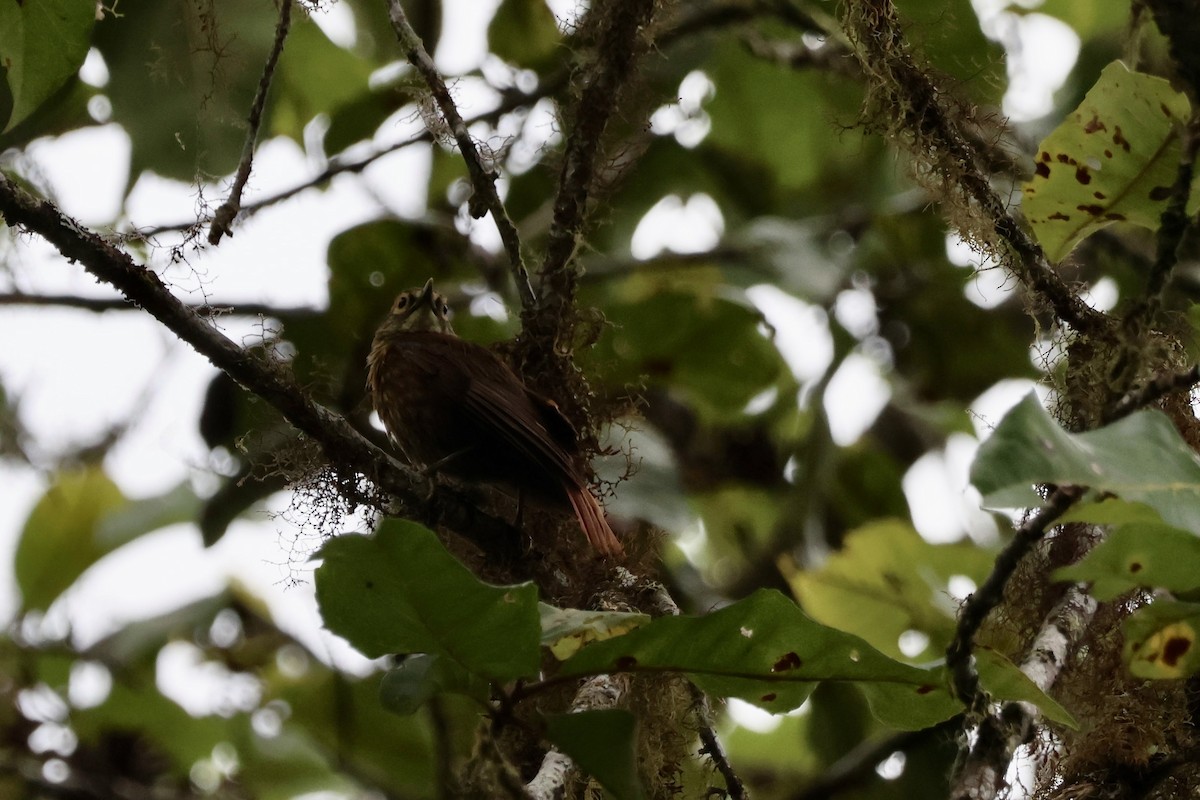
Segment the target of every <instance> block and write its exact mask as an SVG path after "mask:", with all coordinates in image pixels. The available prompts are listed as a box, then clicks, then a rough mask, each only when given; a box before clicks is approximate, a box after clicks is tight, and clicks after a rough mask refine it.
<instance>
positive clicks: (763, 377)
mask: <svg viewBox="0 0 1200 800" xmlns="http://www.w3.org/2000/svg"><path fill="white" fill-rule="evenodd" d="M639 294H640V293H639ZM606 317H607V318H608V321H609V323H610V324H611V325H612V333H611V335H609V336H606V337H604V339H603V340H601V342H600V344H599V345H598V346H597V347H596V348H595V350H594V351H592V352H591V353H590V354H589V355H588V360H589V361H593V363H596V364H597V365H598V366H599V367H600V368H602V369H603V370H604V371H605V373H607V374H605V378H606V379H607V380H608V381H610V382H612V383H614V384H616V385H618V386H619V385H621V384H628V383H638V382H641V381H642V380H643V379H644V380H645V381H646V383H647V384H648V385H650V386H655V385H659V386H666V385H670V386H671V387H673V388H674V389H675V390H677V391H679V392H681V393H682V394H683V395H684V396H685V397H686V399H687V400H689V401H690V402H691V403H692V404H694V405H695V407H696V408H697V410H698V411H700V412H701V413H703V414H706V415H710V416H713V417H715V418H718V419H732V418H736V417H738V416H739V415H740V414H741V412H742V410H743V409H744V408H745V406H746V404H747V403H748V402H750V399H751V398H753V397H754V396H755V395H757V394H759V393H760V392H762V391H764V390H766V389H768V388H770V387H771V386H772V385H773V383H774V382H775V380H776V379H777V378H778V377H779V374H780V368H781V367H782V362H781V359H780V357H779V353H778V351H777V350H776V349H775V348H774V347H773V346H772V345H771V342H770V341H769V340H768V339H767V338H766V337H764V336H763V335H762V333H760V332H759V330H758V324H759V316H758V315H757V314H756V313H755V312H754V311H752V310H751V309H749V308H747V307H746V306H745V305H744V304H741V303H733V302H729V301H727V300H724V299H721V298H719V297H713V296H704V294H693V293H683V292H665V291H659V292H656V293H655V294H652V295H650V296H634V297H629V298H622V300H620V301H617V302H614V303H613V304H611V305H609V306H608V308H607V309H606Z"/></svg>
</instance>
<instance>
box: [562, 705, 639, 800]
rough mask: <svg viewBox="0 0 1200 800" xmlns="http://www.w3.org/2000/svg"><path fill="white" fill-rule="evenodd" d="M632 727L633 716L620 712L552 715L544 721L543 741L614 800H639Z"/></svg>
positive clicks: (633, 727) (633, 726) (634, 722)
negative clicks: (587, 775)
mask: <svg viewBox="0 0 1200 800" xmlns="http://www.w3.org/2000/svg"><path fill="white" fill-rule="evenodd" d="M635 727H636V721H635V720H634V717H633V714H630V713H629V712H628V711H624V710H621V709H604V710H600V711H580V712H577V713H575V714H555V715H553V716H549V717H547V718H546V738H547V739H549V740H550V741H551V742H553V743H554V744H555V745H556V746H557V747H558V749H559V750H561V751H562V752H563V753H565V754H566V755H568V756H570V757H571V760H573V761H574V762H575V763H576V764H577V765H578V766H579V768H580V769H582V770H583V771H584V772H586V773H587V774H589V775H591V776H592V777H593V778H595V779H596V780H597V781H599V782H600V785H601V786H603V787H604V788H605V789H607V790H608V792H609V794H611V795H612V797H613V798H615V800H640V798H643V797H645V792H644V791H643V790H642V785H641V783H640V782H639V781H638V778H637V756H636V754H635V752H634V732H635Z"/></svg>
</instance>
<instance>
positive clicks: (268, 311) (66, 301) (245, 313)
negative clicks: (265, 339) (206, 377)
mask: <svg viewBox="0 0 1200 800" xmlns="http://www.w3.org/2000/svg"><path fill="white" fill-rule="evenodd" d="M184 305H185V307H186V308H189V309H191V310H192V311H193V312H195V313H196V314H197V315H198V316H201V317H205V318H209V317H220V316H234V317H287V318H288V319H296V318H298V317H315V316H319V315H320V314H321V313H322V312H321V311H319V310H318V309H315V308H309V307H304V306H294V307H290V308H289V307H286V306H273V305H270V304H268V303H237V304H236V305H234V304H229V303H201V304H197V303H186V304H184ZM0 306H58V307H60V308H78V309H81V310H84V311H94V312H97V313H100V312H104V311H138V310H139V309H138V307H137V306H136V305H134V304H133V303H131V302H130V301H129V300H126V299H125V298H123V297H113V298H105V297H79V296H78V295H72V294H25V293H24V292H3V293H0Z"/></svg>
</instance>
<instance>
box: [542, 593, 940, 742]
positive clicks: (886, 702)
mask: <svg viewBox="0 0 1200 800" xmlns="http://www.w3.org/2000/svg"><path fill="white" fill-rule="evenodd" d="M638 671H648V672H663V671H674V672H683V673H687V674H688V675H689V677H691V679H692V680H693V681H695V683H696V685H697V686H699V687H700V688H702V689H704V690H705V691H707V692H710V693H712V694H715V695H718V696H721V697H738V698H741V699H743V700H745V701H747V702H749V703H753V704H754V705H756V706H758V707H759V708H762V709H764V710H766V711H771V712H775V713H782V712H786V711H791V710H792V709H794V708H796V707H798V706H799V705H800V704H801V703H803V702H804V700H805V699H807V698H808V695H809V694H810V693H811V692H812V690H813V688H814V686H815V684H816V682H818V681H823V680H839V681H857V682H861V685H862V686H863V689H864V691H865V692H866V693H867V697H868V700H869V701H870V702H871V710H872V711H873V712H874V713H875V715H876V716H877V717H878V718H879V719H881V720H883V721H884V722H886V723H888V724H889V725H894V726H896V727H905V728H913V729H918V728H923V727H926V726H928V725H933V724H935V723H937V722H940V721H942V720H944V719H947V718H948V717H950V716H952V715H953V714H954V713H956V712H957V711H958V710H959V709H958V705H957V703H955V702H954V701H953V700H952V699H951V698H950V696H949V694H948V692H947V691H946V688H945V686H946V682H945V674H944V672H943V671H942V670H940V669H934V670H929V669H922V668H919V667H914V666H910V665H908V664H902V663H900V662H899V661H894V660H892V659H890V658H888V657H887V656H885V655H884V654H883V653H880V652H879V651H878V650H876V649H875V648H874V647H872V646H871V645H869V644H867V643H866V642H865V641H863V640H862V639H860V638H859V637H857V636H854V635H853V634H849V633H845V632H843V631H839V630H836V629H834V628H829V627H826V626H824V625H821V624H819V623H817V622H814V621H813V620H812V619H811V618H809V617H808V615H806V614H805V613H804V612H803V611H801V610H800V607H799V606H797V605H796V604H795V603H794V602H792V601H791V600H789V599H788V598H786V597H784V596H783V595H782V594H780V593H779V592H775V591H769V590H765V589H764V590H760V591H758V592H755V593H754V594H752V595H751V596H750V597H747V598H746V599H745V600H740V601H738V602H736V603H733V604H732V605H729V606H726V607H725V608H722V609H720V610H719V611H714V612H713V613H711V614H707V615H704V616H700V617H690V616H678V617H663V618H660V619H656V620H654V621H653V622H651V623H650V624H648V625H645V626H643V627H641V628H638V629H637V630H635V631H633V632H631V633H628V634H626V635H624V636H619V637H617V638H615V639H609V640H608V641H604V642H598V643H595V644H590V645H588V646H587V647H585V648H583V650H582V651H580V653H579V654H578V655H576V656H575V657H573V658H571V659H570V660H568V661H567V662H566V663H564V664H563V673H564V674H567V675H588V674H598V673H604V672H638Z"/></svg>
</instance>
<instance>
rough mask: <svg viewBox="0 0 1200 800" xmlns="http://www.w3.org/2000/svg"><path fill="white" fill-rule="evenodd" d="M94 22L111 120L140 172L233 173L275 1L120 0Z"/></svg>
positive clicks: (133, 171)
mask: <svg viewBox="0 0 1200 800" xmlns="http://www.w3.org/2000/svg"><path fill="white" fill-rule="evenodd" d="M119 12H120V13H119V15H117V16H108V17H105V19H104V21H103V22H101V23H100V24H99V25H97V26H96V33H95V44H96V47H97V48H98V49H99V50H100V52H101V54H102V55H103V56H104V61H105V63H106V64H107V65H108V70H109V74H110V80H109V83H108V85H107V86H106V87H105V92H106V94H107V96H108V97H109V99H110V100H111V101H112V119H113V122H116V123H119V124H120V125H121V126H122V127H123V128H124V129H125V131H126V132H127V133H128V134H129V137H130V139H131V140H132V144H133V149H132V153H131V162H130V185H131V186H132V182H133V181H136V180H137V178H138V176H139V175H141V173H142V172H143V170H146V169H151V170H153V171H154V172H156V173H158V174H159V175H162V176H165V177H169V178H175V179H178V180H181V181H185V182H189V183H190V182H192V181H193V180H194V179H195V177H196V175H197V173H202V174H206V175H209V176H212V175H225V174H228V173H230V172H233V170H234V168H235V167H236V166H237V163H238V160H239V157H240V156H241V152H242V146H243V143H244V141H245V138H246V117H247V114H248V113H249V109H250V105H251V102H252V101H253V99H254V94H255V91H256V90H257V88H258V83H259V79H260V78H261V76H262V68H263V65H264V64H265V63H266V60H267V53H268V52H270V49H271V45H272V43H273V41H274V38H275V24H276V22H277V21H278V17H277V13H276V9H275V5H274V4H273V3H245V2H241V0H211V2H203V3H193V2H190V0H121V2H120V8H119Z"/></svg>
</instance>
